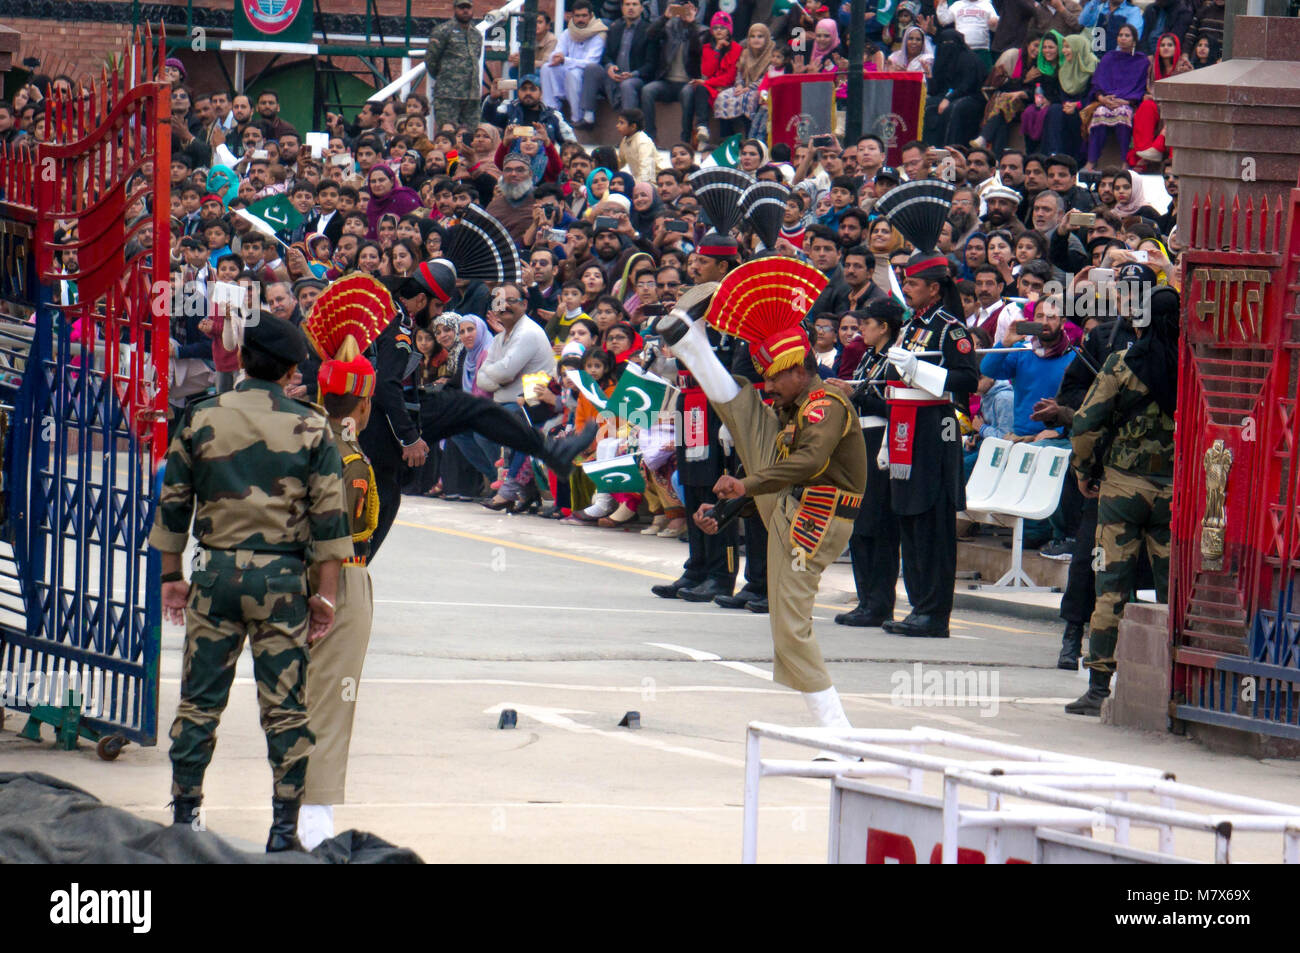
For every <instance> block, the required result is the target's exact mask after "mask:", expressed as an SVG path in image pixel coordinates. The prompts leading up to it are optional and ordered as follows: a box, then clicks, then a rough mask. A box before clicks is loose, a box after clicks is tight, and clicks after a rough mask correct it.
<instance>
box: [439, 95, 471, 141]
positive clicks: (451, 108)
mask: <svg viewBox="0 0 1300 953" xmlns="http://www.w3.org/2000/svg"><path fill="white" fill-rule="evenodd" d="M433 119H434V122H436V123H437V124H438V125H439V126H441V125H442V124H443V123H447V122H450V123H454V124H455V125H457V126H468V127H469V128H470V131H471V132H472V131H473V130H474V129H476V128H478V125H479V123H480V122H481V121H482V116H481V115H480V108H479V101H478V100H477V99H444V98H442V97H440V96H437V95H435V96H434V97H433Z"/></svg>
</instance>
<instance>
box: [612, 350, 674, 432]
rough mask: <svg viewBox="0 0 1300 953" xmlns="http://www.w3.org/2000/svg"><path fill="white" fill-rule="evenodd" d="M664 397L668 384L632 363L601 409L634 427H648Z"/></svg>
mask: <svg viewBox="0 0 1300 953" xmlns="http://www.w3.org/2000/svg"><path fill="white" fill-rule="evenodd" d="M667 394H668V382H667V381H666V380H664V379H663V378H662V377H656V376H655V375H654V374H651V373H649V372H648V371H643V370H641V368H640V367H638V366H637V365H636V364H634V363H632V362H630V361H629V362H628V364H627V366H626V368H625V369H624V371H623V376H622V377H620V378H619V379H618V386H617V387H615V388H614V390H613V392H612V393H611V394H610V395H609V403H608V404H607V405H606V407H605V409H606V410H607V411H609V412H610V413H611V414H613V415H614V416H615V417H617V418H618V420H619V421H620V422H623V421H626V422H628V423H631V424H634V425H636V426H638V427H649V426H650V425H651V424H653V423H654V422H655V420H656V418H658V416H659V411H660V410H661V409H662V408H663V406H664V397H665V396H666V395H667Z"/></svg>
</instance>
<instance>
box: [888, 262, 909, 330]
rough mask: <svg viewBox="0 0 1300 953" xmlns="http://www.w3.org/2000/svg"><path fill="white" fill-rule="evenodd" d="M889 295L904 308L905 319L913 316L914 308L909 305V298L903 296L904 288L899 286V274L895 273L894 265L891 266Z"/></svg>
mask: <svg viewBox="0 0 1300 953" xmlns="http://www.w3.org/2000/svg"><path fill="white" fill-rule="evenodd" d="M889 296H890V297H891V298H893V299H894V300H895V301H897V302H898V305H899V307H901V308H902V309H903V320H904V321H906V320H907V319H908V318H910V317H911V316H912V309H911V308H909V307H908V306H907V299H906V298H904V297H903V289H902V288H900V287H899V286H898V275H896V274H894V268H893V266H892V265H891V266H890V268H889Z"/></svg>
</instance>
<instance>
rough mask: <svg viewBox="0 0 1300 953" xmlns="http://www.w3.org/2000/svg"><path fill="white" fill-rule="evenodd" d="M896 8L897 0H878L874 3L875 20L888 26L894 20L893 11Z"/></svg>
mask: <svg viewBox="0 0 1300 953" xmlns="http://www.w3.org/2000/svg"><path fill="white" fill-rule="evenodd" d="M897 10H898V0H880V2H879V3H878V4H877V5H876V22H877V23H879V24H881V25H882V26H889V24H891V23H893V22H894V13H895V11H897Z"/></svg>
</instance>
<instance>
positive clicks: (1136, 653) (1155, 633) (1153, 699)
mask: <svg viewBox="0 0 1300 953" xmlns="http://www.w3.org/2000/svg"><path fill="white" fill-rule="evenodd" d="M1115 665H1116V668H1117V669H1118V670H1119V674H1118V675H1116V676H1115V683H1114V694H1112V695H1111V697H1110V698H1108V699H1107V700H1106V701H1105V702H1104V703H1103V704H1102V709H1101V720H1102V723H1103V724H1107V725H1119V726H1120V727H1123V728H1141V729H1142V730H1143V731H1166V730H1168V725H1169V698H1170V695H1171V694H1172V693H1171V688H1170V685H1171V680H1172V677H1173V661H1172V658H1171V655H1170V645H1169V607H1168V606H1164V605H1151V604H1149V603H1145V602H1130V603H1128V605H1126V606H1124V615H1123V616H1121V617H1120V620H1119V644H1118V645H1117V646H1116V647H1115Z"/></svg>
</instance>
